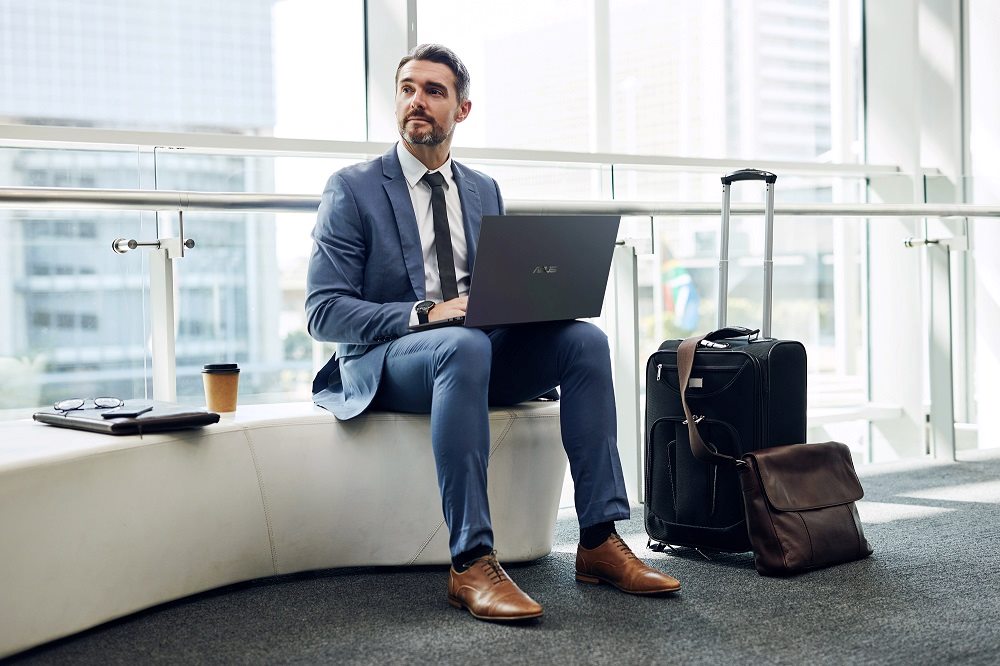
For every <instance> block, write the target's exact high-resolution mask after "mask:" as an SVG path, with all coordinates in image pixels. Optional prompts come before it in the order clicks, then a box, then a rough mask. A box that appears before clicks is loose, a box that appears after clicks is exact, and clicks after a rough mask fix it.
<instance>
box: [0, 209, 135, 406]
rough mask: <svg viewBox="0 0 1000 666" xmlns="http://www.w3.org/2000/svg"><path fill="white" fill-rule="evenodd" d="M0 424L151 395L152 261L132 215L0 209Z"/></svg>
mask: <svg viewBox="0 0 1000 666" xmlns="http://www.w3.org/2000/svg"><path fill="white" fill-rule="evenodd" d="M0 235H2V237H3V238H4V239H5V242H4V244H3V245H4V247H3V249H2V250H0V254H2V255H4V256H3V261H0V266H2V269H0V272H2V274H0V311H2V316H0V321H2V322H3V323H2V324H0V386H2V389H0V418H19V417H24V416H28V415H30V413H31V411H33V408H36V407H38V406H40V405H46V404H51V403H52V402H55V401H56V400H60V399H63V398H69V397H84V398H87V397H94V396H99V395H113V396H117V397H120V398H126V399H127V398H141V397H147V396H149V381H150V378H151V375H150V349H149V336H150V332H149V321H150V319H149V285H148V267H147V262H148V256H147V255H145V254H144V253H142V252H132V253H129V254H127V255H117V254H115V253H114V252H112V250H111V243H112V241H113V240H114V239H116V238H137V239H144V238H148V237H155V225H154V224H153V222H152V220H151V219H146V217H145V216H143V215H142V214H140V213H137V212H131V211H99V210H95V211H69V210H44V209H32V210H20V209H0Z"/></svg>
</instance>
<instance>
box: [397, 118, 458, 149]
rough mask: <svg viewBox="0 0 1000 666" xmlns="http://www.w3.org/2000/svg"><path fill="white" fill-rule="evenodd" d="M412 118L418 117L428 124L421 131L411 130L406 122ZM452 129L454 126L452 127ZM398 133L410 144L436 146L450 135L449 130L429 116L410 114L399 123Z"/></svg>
mask: <svg viewBox="0 0 1000 666" xmlns="http://www.w3.org/2000/svg"><path fill="white" fill-rule="evenodd" d="M414 118H419V119H420V120H423V121H425V122H427V123H429V125H430V126H429V127H428V128H426V129H423V130H422V131H411V130H409V129H407V127H406V123H407V122H409V121H410V120H412V119H414ZM452 131H454V128H452ZM399 135H400V136H401V137H403V140H404V141H406V142H407V143H410V144H419V145H423V146H438V145H441V144H442V143H444V142H445V141H446V140H447V139H448V137H450V136H451V132H449V131H446V130H445V129H444V128H443V127H441V126H440V125H438V124H437V123H436V122H435V121H434V120H432V119H431V118H428V117H426V116H416V115H412V116H407V117H406V118H404V119H403V120H402V121H401V122H400V123H399Z"/></svg>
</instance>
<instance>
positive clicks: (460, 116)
mask: <svg viewBox="0 0 1000 666" xmlns="http://www.w3.org/2000/svg"><path fill="white" fill-rule="evenodd" d="M470 111H472V100H470V99H467V100H465V101H464V102H462V103H461V104H459V105H458V111H456V112H455V122H456V123H460V122H462V121H463V120H465V119H466V118H468V117H469V112H470Z"/></svg>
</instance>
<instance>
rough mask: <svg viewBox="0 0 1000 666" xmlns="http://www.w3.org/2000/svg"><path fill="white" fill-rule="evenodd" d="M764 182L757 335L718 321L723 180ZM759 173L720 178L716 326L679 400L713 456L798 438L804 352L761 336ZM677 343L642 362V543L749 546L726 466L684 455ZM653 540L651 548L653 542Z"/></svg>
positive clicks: (770, 221) (767, 306)
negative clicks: (684, 403)
mask: <svg viewBox="0 0 1000 666" xmlns="http://www.w3.org/2000/svg"><path fill="white" fill-rule="evenodd" d="M743 180H763V181H765V183H766V185H767V195H766V204H765V233H766V236H765V242H764V316H763V325H762V329H763V330H762V334H761V335H759V336H758V331H756V330H750V329H746V328H741V327H727V326H726V305H727V292H728V268H729V267H728V264H729V210H730V186H731V185H732V183H733V182H735V181H743ZM776 180H777V177H776V176H775V175H774V174H772V173H768V172H766V171H758V170H756V169H743V170H741V171H736V172H734V173H731V174H729V175H727V176H724V177H723V178H722V197H723V203H722V235H721V242H720V248H721V249H720V261H719V308H718V312H719V315H718V329H717V330H716V331H714V332H713V333H710V334H709V335H708V337H707V339H706V341H705V342H703V343H702V348H701V349H699V350H698V353H697V354H696V355H695V361H694V368H693V371H692V374H691V382H690V384H689V387H688V394H687V398H688V404H689V405H690V406H691V409H692V412H693V413H694V414H698V415H700V416H702V417H703V418H702V419H701V420H700V421H699V431H700V433H701V434H702V436H703V437H704V438H705V439H706V441H709V442H712V444H713V445H714V446H715V447H716V449H717V450H718V451H719V452H720V453H724V454H727V455H730V456H733V457H735V458H739V457H740V456H742V455H743V454H745V453H748V452H750V451H756V450H758V449H763V448H767V447H770V446H777V445H779V444H795V443H801V442H804V441H805V438H806V352H805V348H804V347H803V346H802V344H801V343H799V342H795V341H792V340H776V339H774V338H772V337H770V329H771V301H772V299H771V293H772V281H773V276H772V268H773V254H774V243H773V237H774V183H775V181H776ZM680 343H681V341H680V340H667V341H665V342H664V343H663V344H662V345H660V348H659V350H658V351H657V352H655V353H654V354H653V355H652V356H650V358H649V361H648V363H647V364H646V438H645V444H646V451H645V463H646V473H645V475H646V478H645V507H644V513H645V523H646V533H647V534H648V535H649V537H650V540H651V547H654V548H658V549H662V548H663V546H664V545H669V546H688V547H692V548H698V549H703V548H707V549H713V550H722V551H731V552H745V551H749V550H751V548H750V540H749V538H748V537H747V528H746V521H745V517H744V511H743V493H742V491H741V488H740V482H739V479H738V477H737V471H736V469H735V467H732V466H720V465H713V464H709V463H705V462H702V461H700V460H698V459H697V458H695V457H694V455H693V454H692V453H691V447H690V445H689V443H688V428H687V425H686V422H685V420H684V418H685V417H684V409H683V407H682V406H681V396H680V392H679V389H678V377H677V347H678V345H679V344H680ZM653 542H656V543H658V544H660V545H659V546H658V547H657V546H656V545H654V544H653Z"/></svg>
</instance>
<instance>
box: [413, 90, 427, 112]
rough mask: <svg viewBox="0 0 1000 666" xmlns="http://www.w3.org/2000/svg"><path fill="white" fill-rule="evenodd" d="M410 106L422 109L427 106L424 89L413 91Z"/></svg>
mask: <svg viewBox="0 0 1000 666" xmlns="http://www.w3.org/2000/svg"><path fill="white" fill-rule="evenodd" d="M410 106H411V107H413V108H415V109H422V108H424V107H425V106H427V104H426V100H425V99H424V93H423V91H420V90H418V91H416V92H415V93H413V97H411V98H410Z"/></svg>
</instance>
